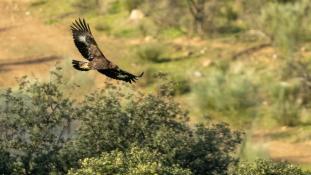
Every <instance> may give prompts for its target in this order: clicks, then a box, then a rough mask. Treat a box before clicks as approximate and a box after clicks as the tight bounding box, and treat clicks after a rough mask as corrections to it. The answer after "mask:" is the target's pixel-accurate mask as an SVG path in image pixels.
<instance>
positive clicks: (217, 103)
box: [194, 67, 260, 124]
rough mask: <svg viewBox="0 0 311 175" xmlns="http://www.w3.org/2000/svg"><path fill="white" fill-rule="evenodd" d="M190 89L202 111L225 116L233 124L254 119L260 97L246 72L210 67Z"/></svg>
mask: <svg viewBox="0 0 311 175" xmlns="http://www.w3.org/2000/svg"><path fill="white" fill-rule="evenodd" d="M194 90H195V92H196V100H197V103H198V104H199V106H200V108H201V109H202V110H203V112H208V113H211V114H214V115H220V117H223V118H226V117H227V118H229V119H230V120H231V121H232V122H235V123H236V124H239V123H238V122H242V123H244V122H245V121H246V122H247V121H251V119H253V118H254V117H255V116H256V111H257V109H256V107H257V105H258V103H259V100H260V98H259V96H258V94H257V86H256V85H255V84H254V83H253V82H252V79H251V78H250V76H249V75H248V74H247V73H246V72H243V71H241V70H239V71H235V70H233V69H232V68H230V67H227V68H225V67H220V68H218V67H217V68H212V69H211V70H210V72H209V73H208V76H207V77H206V78H205V79H204V80H202V82H200V83H198V84H197V85H196V87H195V88H194Z"/></svg>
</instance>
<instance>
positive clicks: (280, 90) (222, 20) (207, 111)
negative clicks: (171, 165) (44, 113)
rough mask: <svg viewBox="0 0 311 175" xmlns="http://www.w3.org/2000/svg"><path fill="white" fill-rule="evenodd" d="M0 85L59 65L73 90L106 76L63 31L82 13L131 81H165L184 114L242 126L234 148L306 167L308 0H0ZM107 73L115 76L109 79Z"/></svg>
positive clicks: (248, 156)
mask: <svg viewBox="0 0 311 175" xmlns="http://www.w3.org/2000/svg"><path fill="white" fill-rule="evenodd" d="M0 9H1V14H0V38H1V42H0V86H1V88H7V87H13V88H14V87H15V86H16V85H17V82H16V78H17V77H22V76H24V75H27V76H30V77H33V78H35V79H39V80H46V79H48V78H49V72H50V70H53V69H55V66H60V67H62V68H63V70H64V71H65V72H66V74H65V75H64V76H65V78H66V80H67V81H68V82H70V83H72V84H77V85H79V86H80V87H81V88H79V91H81V92H79V93H81V94H87V93H88V92H89V90H90V89H97V88H102V87H104V86H105V82H106V79H107V78H106V77H105V76H103V75H101V74H98V73H97V72H95V71H94V72H91V71H90V72H77V71H75V70H74V69H72V67H71V60H72V59H80V60H82V56H81V55H80V53H79V52H78V50H77V49H76V48H75V46H74V43H73V41H72V36H71V32H70V28H69V27H70V25H71V23H72V22H73V21H74V20H75V19H77V18H79V17H81V18H85V19H86V21H87V22H88V23H89V24H90V27H91V30H92V31H93V35H94V37H95V39H96V41H97V43H98V45H99V47H100V48H101V50H102V51H103V52H104V53H105V55H106V56H107V57H108V58H109V59H110V60H111V61H112V62H114V63H116V64H118V65H119V66H120V67H121V68H123V69H125V70H128V71H129V72H132V73H134V74H137V73H139V72H141V71H144V72H145V75H144V76H143V78H141V79H139V80H138V81H137V83H136V84H134V85H132V86H134V87H135V88H137V89H139V90H141V91H146V92H154V91H157V89H158V87H159V85H160V84H162V85H163V84H166V85H167V86H172V89H173V92H172V94H173V95H174V98H175V99H176V100H177V101H178V102H179V103H180V104H181V105H182V107H183V108H185V109H187V110H189V113H190V121H189V122H190V123H191V124H195V123H200V122H219V121H224V122H226V123H228V124H229V125H230V127H232V128H234V129H239V130H241V131H243V132H245V133H246V140H245V141H244V142H243V144H242V148H241V149H242V150H241V158H242V159H245V160H254V159H256V158H268V159H272V160H287V161H289V162H291V163H294V164H297V165H299V166H301V167H302V168H303V169H309V170H310V169H311V117H310V115H311V71H310V70H311V11H310V10H311V3H310V0H222V1H219V0H206V1H205V0H157V1H154V0H89V1H84V0H1V1H0ZM109 81H111V82H115V80H109Z"/></svg>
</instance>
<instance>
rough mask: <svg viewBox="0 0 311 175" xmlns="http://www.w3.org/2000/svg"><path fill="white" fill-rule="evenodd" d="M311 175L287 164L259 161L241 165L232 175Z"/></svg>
mask: <svg viewBox="0 0 311 175" xmlns="http://www.w3.org/2000/svg"><path fill="white" fill-rule="evenodd" d="M310 173H311V172H306V171H305V172H304V171H302V170H301V169H300V168H298V167H296V166H294V165H291V164H289V163H285V162H272V161H266V160H257V161H255V162H252V163H241V164H240V165H239V167H238V168H237V169H236V170H235V172H234V173H232V175H250V174H251V175H272V174H273V175H309V174H310Z"/></svg>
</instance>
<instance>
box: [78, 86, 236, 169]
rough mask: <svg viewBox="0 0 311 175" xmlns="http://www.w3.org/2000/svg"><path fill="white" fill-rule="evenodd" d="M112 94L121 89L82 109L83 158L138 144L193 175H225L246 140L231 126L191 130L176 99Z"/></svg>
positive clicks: (80, 148)
mask: <svg viewBox="0 0 311 175" xmlns="http://www.w3.org/2000/svg"><path fill="white" fill-rule="evenodd" d="M113 89H117V87H112V88H106V89H105V92H98V93H94V94H91V95H90V96H88V97H87V98H86V99H85V101H84V102H83V103H82V104H81V107H80V112H79V116H81V127H80V129H79V131H78V133H77V134H78V137H77V140H76V141H75V145H77V147H76V150H77V152H80V153H77V154H78V155H83V157H94V156H97V155H98V154H101V153H102V152H110V151H113V150H116V149H118V150H121V151H126V150H128V149H129V148H130V146H131V145H133V144H134V145H137V146H138V147H145V148H148V149H151V150H153V151H156V152H158V153H160V154H161V155H162V157H163V158H164V159H165V160H166V161H167V162H170V166H172V165H174V164H179V165H180V166H181V167H183V168H187V169H190V170H191V171H192V172H193V173H194V174H209V173H210V172H214V173H224V172H226V171H227V168H228V166H229V165H230V164H234V163H235V162H236V160H237V159H236V158H235V157H233V156H232V155H231V153H232V152H233V151H234V149H235V148H236V146H237V144H239V143H240V141H241V138H240V135H239V133H235V132H231V131H230V129H229V128H228V127H227V126H226V125H223V124H218V125H215V126H211V127H210V128H206V127H204V126H197V127H195V129H191V128H189V127H188V126H187V124H186V121H187V119H188V116H187V113H185V112H184V111H183V110H181V109H180V108H179V107H178V105H177V104H176V103H174V101H173V100H172V99H171V97H168V96H153V95H146V96H144V95H140V94H135V95H134V96H132V97H131V98H130V97H129V96H128V95H126V94H128V92H127V93H126V94H125V93H124V90H113ZM125 92H126V91H125ZM132 95H133V94H132ZM99 104H100V105H99ZM211 140H214V141H215V140H219V142H210V141H211ZM83 157H81V158H83ZM81 158H80V159H81Z"/></svg>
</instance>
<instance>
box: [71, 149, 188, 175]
mask: <svg viewBox="0 0 311 175" xmlns="http://www.w3.org/2000/svg"><path fill="white" fill-rule="evenodd" d="M81 164H82V165H81V168H80V169H77V170H70V171H69V173H68V174H69V175H80V174H81V175H84V174H119V175H138V174H146V175H147V174H159V175H191V174H192V173H191V171H190V170H187V169H183V168H181V167H180V166H178V165H172V166H167V165H166V162H165V160H163V157H162V155H161V154H159V153H157V152H154V151H150V150H148V149H145V148H143V149H141V148H138V147H133V148H131V149H129V150H128V151H126V152H122V151H112V152H110V153H103V154H102V155H101V156H100V157H99V158H86V159H84V160H82V162H81Z"/></svg>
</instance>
